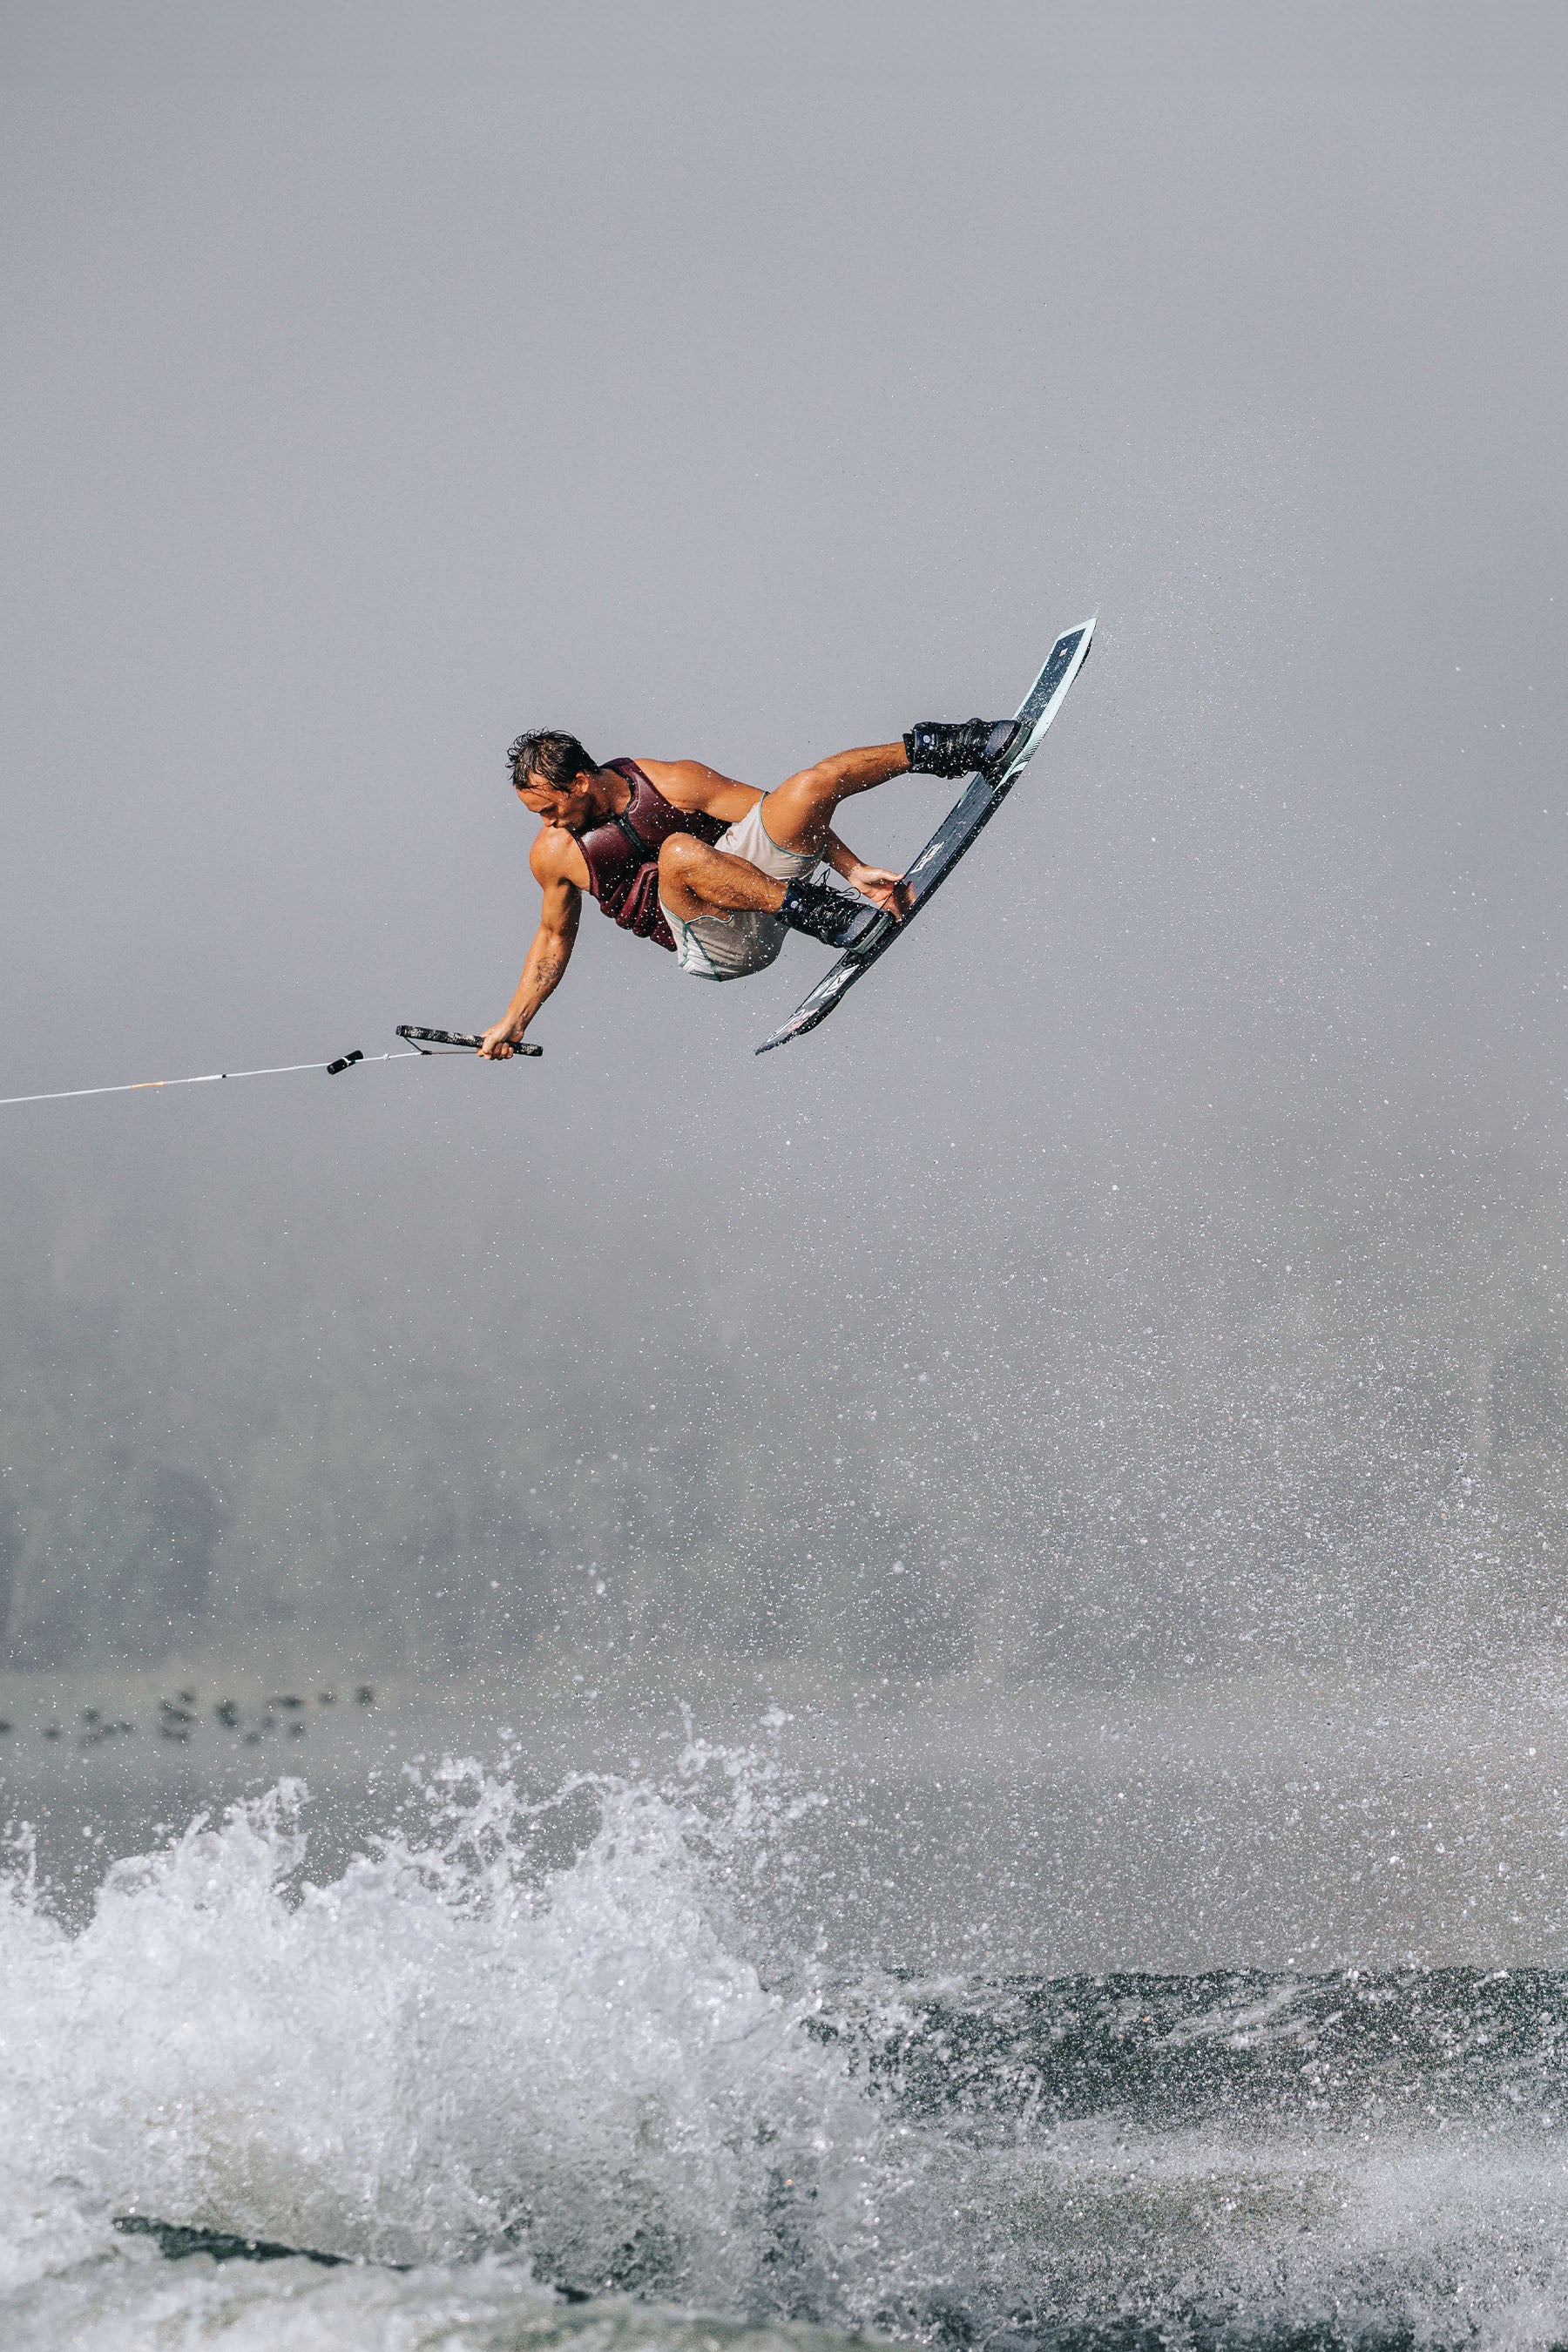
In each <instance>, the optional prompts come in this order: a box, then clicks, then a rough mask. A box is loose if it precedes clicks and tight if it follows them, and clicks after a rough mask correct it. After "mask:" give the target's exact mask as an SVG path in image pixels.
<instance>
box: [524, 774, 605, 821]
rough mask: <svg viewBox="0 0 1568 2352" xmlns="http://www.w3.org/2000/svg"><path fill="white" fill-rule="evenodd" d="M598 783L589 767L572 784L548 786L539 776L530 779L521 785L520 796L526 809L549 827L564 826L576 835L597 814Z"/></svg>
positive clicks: (575, 776)
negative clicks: (551, 825) (596, 790)
mask: <svg viewBox="0 0 1568 2352" xmlns="http://www.w3.org/2000/svg"><path fill="white" fill-rule="evenodd" d="M595 782H597V779H596V777H595V774H594V772H593V770H592V769H590V768H579V770H578V771H577V773H576V774H575V775H574V777H573V779H572V781H571V782H570V783H569V784H547V783H544V782H542V780H541V779H540V778H539V777H538V776H530V777H528V778H527V780H526V781H525V782H522V783H521V784H519V785H518V787H517V796H518V799H519V800H520V801H521V803H522V804H523V807H524V808H525V809H531V810H532V812H533V814H534V815H535V816H538V817H542V818H543V820H544V822H545V824H561V825H564V826H565V828H566V830H567V832H568V833H575V832H576V831H577V829H578V827H579V826H580V825H583V824H586V823H587V821H588V819H589V818H590V817H591V816H593V815H595V814H596V804H595V791H594V787H595Z"/></svg>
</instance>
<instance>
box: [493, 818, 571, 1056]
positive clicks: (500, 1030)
mask: <svg viewBox="0 0 1568 2352" xmlns="http://www.w3.org/2000/svg"><path fill="white" fill-rule="evenodd" d="M563 838H564V839H566V840H570V838H571V836H570V835H564V836H563ZM529 862H530V864H531V866H532V867H533V871H534V875H535V877H537V879H538V882H539V886H540V888H541V890H542V892H543V904H542V907H541V908H540V914H539V929H537V930H536V931H535V933H534V935H533V944H532V946H531V948H530V949H529V950H528V961H526V962H525V963H524V965H523V967H522V977H521V980H520V981H519V982H518V983H517V986H516V988H515V989H514V990H513V992H512V999H511V1003H510V1004H509V1005H508V1006H507V1008H506V1011H505V1013H503V1014H502V1015H501V1018H500V1020H499V1021H498V1022H497V1023H496V1024H495V1025H494V1027H493V1028H489V1029H487V1030H486V1031H485V1034H484V1035H483V1037H482V1038H481V1039H480V1041H479V1051H480V1053H481V1054H483V1055H484V1056H485V1057H486V1059H487V1060H488V1061H492V1062H508V1061H510V1059H511V1050H512V1047H513V1046H514V1045H516V1044H517V1043H518V1041H519V1039H520V1038H521V1036H522V1035H523V1034H524V1033H525V1031H526V1030H527V1028H528V1024H529V1023H530V1022H531V1020H532V1018H533V1016H534V1014H535V1013H537V1012H538V1010H539V1008H540V1006H541V1005H542V1003H544V1000H545V998H546V997H547V996H550V995H552V993H553V992H554V991H555V990H556V989H557V988H558V987H559V986H560V984H561V981H562V978H563V974H564V972H565V970H566V967H567V965H568V964H569V963H570V962H571V961H572V949H573V945H574V942H575V940H576V937H577V925H578V922H579V920H580V919H581V917H582V912H583V893H582V891H581V890H580V889H579V888H578V887H577V885H576V884H575V883H574V882H569V881H568V880H567V878H566V877H565V876H564V874H563V873H562V872H561V870H560V863H559V859H558V857H557V856H555V855H554V854H553V853H552V848H551V846H550V845H549V839H548V835H546V834H542V835H540V837H539V840H538V841H537V842H535V844H534V846H533V855H532V856H531V859H530V861H529Z"/></svg>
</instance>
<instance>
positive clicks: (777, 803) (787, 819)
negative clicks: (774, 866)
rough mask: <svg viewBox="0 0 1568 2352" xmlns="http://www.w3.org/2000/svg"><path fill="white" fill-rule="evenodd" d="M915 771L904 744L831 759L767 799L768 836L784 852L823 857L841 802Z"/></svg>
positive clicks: (789, 778)
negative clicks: (791, 850)
mask: <svg viewBox="0 0 1568 2352" xmlns="http://www.w3.org/2000/svg"><path fill="white" fill-rule="evenodd" d="M909 765H910V762H909V756H908V754H907V753H906V751H905V750H904V747H903V744H902V743H901V742H899V743H868V744H865V745H863V746H862V748H861V749H860V750H859V751H836V752H834V754H833V755H832V757H831V758H830V759H826V760H818V761H817V762H816V766H815V767H814V768H802V769H801V770H800V772H799V773H798V774H797V775H794V776H786V777H785V778H784V782H783V783H782V784H779V785H777V786H775V788H774V790H773V792H771V793H767V794H765V795H764V797H763V806H762V819H763V830H764V831H765V832H766V834H767V836H768V839H769V840H770V841H772V842H776V843H777V845H778V846H779V848H781V849H795V850H799V851H801V852H802V853H803V854H804V853H805V852H807V851H809V852H812V853H813V854H819V853H820V851H821V849H822V845H823V843H824V842H825V841H826V839H827V836H828V835H829V834H830V833H831V832H832V830H833V813H834V811H835V809H837V806H838V803H839V802H840V801H847V800H848V799H849V797H850V795H851V794H852V793H868V792H869V791H870V790H871V787H872V786H873V784H885V783H886V782H887V781H888V779H889V776H902V775H907V774H908V772H909Z"/></svg>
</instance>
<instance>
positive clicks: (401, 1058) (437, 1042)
mask: <svg viewBox="0 0 1568 2352" xmlns="http://www.w3.org/2000/svg"><path fill="white" fill-rule="evenodd" d="M396 1034H397V1035H398V1036H399V1037H405V1038H406V1039H407V1041H408V1045H407V1050H406V1052H405V1053H395V1052H393V1053H386V1054H365V1053H363V1052H362V1051H361V1050H360V1048H359V1047H358V1046H357V1045H356V1046H355V1047H354V1049H353V1052H352V1053H350V1054H340V1055H338V1057H337V1060H336V1061H335V1062H279V1063H278V1064H276V1065H275V1066H273V1067H272V1068H270V1069H266V1070H204V1071H202V1072H201V1073H200V1074H199V1075H198V1076H195V1077H192V1078H132V1079H130V1080H128V1081H122V1082H121V1084H120V1085H119V1086H113V1087H64V1088H62V1089H61V1090H60V1091H59V1092H58V1093H57V1094H47V1095H0V1110H15V1109H16V1108H17V1107H18V1105H20V1104H22V1103H46V1102H80V1101H81V1100H82V1099H83V1097H86V1096H88V1095H139V1094H144V1093H146V1092H147V1091H148V1090H149V1089H150V1088H152V1087H212V1086H216V1084H217V1082H218V1080H219V1079H220V1078H291V1077H293V1076H296V1075H297V1074H298V1073H299V1072H300V1071H301V1070H325V1072H326V1074H327V1076H328V1077H329V1078H335V1077H339V1076H342V1072H343V1071H344V1070H352V1069H353V1066H354V1064H355V1063H356V1062H363V1063H365V1064H366V1065H367V1066H368V1064H370V1063H372V1062H412V1061H414V1060H416V1059H418V1060H421V1061H429V1060H431V1059H432V1058H433V1057H434V1055H436V1054H437V1053H448V1054H472V1053H475V1052H477V1051H478V1049H479V1037H478V1036H470V1035H469V1034H468V1033H467V1032H466V1031H464V1030H461V1029H416V1028H415V1027H413V1026H412V1025H411V1024H399V1026H398V1029H397V1033H396ZM511 1050H512V1053H513V1055H524V1056H526V1057H528V1058H529V1059H531V1060H533V1061H537V1060H538V1059H539V1057H540V1055H542V1053H543V1051H544V1048H543V1046H542V1045H533V1044H531V1042H530V1041H529V1040H528V1039H527V1038H524V1040H523V1042H522V1043H521V1045H514V1046H513V1047H512V1049H511Z"/></svg>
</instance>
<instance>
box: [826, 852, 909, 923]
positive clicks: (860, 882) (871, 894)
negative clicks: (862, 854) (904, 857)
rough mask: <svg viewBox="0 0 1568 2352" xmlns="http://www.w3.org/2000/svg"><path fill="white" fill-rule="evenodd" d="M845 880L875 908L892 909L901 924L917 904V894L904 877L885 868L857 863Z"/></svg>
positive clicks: (850, 869)
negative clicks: (890, 872)
mask: <svg viewBox="0 0 1568 2352" xmlns="http://www.w3.org/2000/svg"><path fill="white" fill-rule="evenodd" d="M844 879H845V880H846V882H847V883H848V885H849V887H850V888H851V889H852V890H858V891H859V893H860V896H861V897H862V898H869V899H870V900H871V902H872V904H873V906H877V907H887V908H890V910H891V911H892V913H894V914H895V915H896V916H897V917H898V919H899V920H900V923H901V922H902V921H903V919H904V917H905V916H906V915H907V914H908V913H909V911H910V908H911V907H912V906H913V905H914V903H915V894H914V892H913V891H912V890H911V889H910V886H909V884H908V883H907V882H906V881H905V880H904V877H903V876H902V875H901V874H889V872H888V869H887V867H886V866H862V865H860V864H859V863H858V861H857V863H856V864H855V865H853V866H851V867H850V868H849V871H848V872H847V874H846V876H845V877H844Z"/></svg>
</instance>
